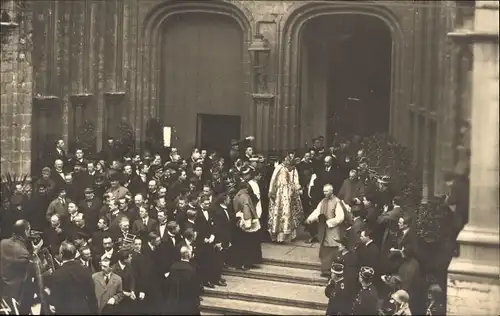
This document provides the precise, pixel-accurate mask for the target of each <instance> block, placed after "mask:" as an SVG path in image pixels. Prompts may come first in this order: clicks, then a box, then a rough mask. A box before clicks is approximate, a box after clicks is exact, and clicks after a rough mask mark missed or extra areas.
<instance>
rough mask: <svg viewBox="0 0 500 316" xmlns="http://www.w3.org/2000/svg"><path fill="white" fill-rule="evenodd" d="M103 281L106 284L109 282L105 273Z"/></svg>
mask: <svg viewBox="0 0 500 316" xmlns="http://www.w3.org/2000/svg"><path fill="white" fill-rule="evenodd" d="M104 283H105V284H106V285H108V283H109V276H107V275H106V276H104Z"/></svg>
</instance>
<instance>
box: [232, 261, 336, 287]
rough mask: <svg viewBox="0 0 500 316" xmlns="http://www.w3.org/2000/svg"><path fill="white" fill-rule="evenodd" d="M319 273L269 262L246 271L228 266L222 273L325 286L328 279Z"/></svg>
mask: <svg viewBox="0 0 500 316" xmlns="http://www.w3.org/2000/svg"><path fill="white" fill-rule="evenodd" d="M320 274H321V273H320V271H319V270H316V269H315V270H311V269H302V268H291V267H287V266H279V265H270V264H263V265H261V266H260V269H251V270H247V271H242V270H238V269H234V268H228V269H226V270H225V271H224V275H231V276H239V277H245V278H249V279H260V280H269V281H278V282H288V283H297V284H305V285H318V286H326V283H327V281H328V280H327V279H326V278H323V277H321V275H320Z"/></svg>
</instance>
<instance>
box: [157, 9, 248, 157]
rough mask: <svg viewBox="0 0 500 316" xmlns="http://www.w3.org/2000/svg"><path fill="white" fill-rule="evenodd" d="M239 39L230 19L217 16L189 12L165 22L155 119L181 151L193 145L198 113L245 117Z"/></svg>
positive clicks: (239, 30) (241, 33) (242, 55)
mask: <svg viewBox="0 0 500 316" xmlns="http://www.w3.org/2000/svg"><path fill="white" fill-rule="evenodd" d="M243 38H244V37H243V32H242V30H241V28H240V26H239V25H238V24H237V22H236V21H235V20H233V19H232V18H230V17H225V16H222V15H218V14H202V13H196V14H195V13H189V14H183V15H179V16H175V17H173V18H172V19H171V21H168V22H167V24H166V26H165V28H164V30H163V37H162V41H163V42H162V47H163V52H162V75H161V79H162V83H161V86H160V91H161V92H160V97H161V103H160V115H161V116H162V118H163V120H164V122H165V124H166V125H168V126H172V127H173V129H174V132H175V135H176V139H177V141H178V144H174V145H175V146H176V147H178V148H179V149H180V150H182V151H186V150H188V148H189V147H191V146H193V145H194V144H195V142H196V130H197V126H196V124H197V123H196V120H197V115H198V114H201V113H204V114H216V115H237V116H243V115H244V113H245V106H244V104H243V103H244V100H245V97H244V95H245V91H244V87H245V80H244V67H243V63H244V62H245V59H246V58H247V57H246V56H245V54H244V51H243Z"/></svg>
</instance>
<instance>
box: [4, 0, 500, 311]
mask: <svg viewBox="0 0 500 316" xmlns="http://www.w3.org/2000/svg"><path fill="white" fill-rule="evenodd" d="M483 2H488V1H476V5H475V6H474V2H473V1H472V2H468V3H469V4H470V3H472V5H466V4H464V3H467V2H462V1H440V2H436V3H430V2H424V1H400V2H394V1H356V2H351V1H174V0H107V1H93V0H79V1H75V0H67V1H18V0H6V1H2V28H1V36H2V38H1V41H2V43H1V50H2V54H1V59H2V61H1V62H2V64H1V65H2V67H1V87H2V89H1V102H2V106H1V134H2V139H1V158H2V161H1V169H2V173H4V172H16V173H29V172H30V171H31V167H32V165H33V164H35V163H36V161H37V160H38V159H39V157H40V153H41V152H42V151H43V149H44V148H46V146H47V141H50V140H54V139H55V138H58V137H61V138H62V139H64V140H65V143H66V144H71V143H72V142H73V141H74V140H75V137H76V135H77V134H78V132H79V129H80V128H81V127H82V126H83V124H84V122H85V121H88V122H91V123H92V124H93V125H94V126H95V127H96V131H95V133H96V137H97V148H96V149H100V148H102V145H103V143H105V141H106V139H107V138H108V137H118V136H119V135H117V134H116V133H117V131H116V130H115V128H114V126H115V125H116V124H117V123H118V122H119V121H121V120H125V121H128V122H129V123H130V124H131V126H133V128H134V132H135V136H134V137H135V141H136V146H137V147H138V148H140V146H141V144H142V143H143V141H144V139H145V133H146V125H147V122H148V120H149V119H150V118H159V119H161V121H162V122H163V123H164V125H165V126H169V127H171V131H172V146H176V147H179V148H180V149H181V150H183V151H187V150H189V148H190V147H192V146H195V145H198V146H199V145H203V140H202V139H203V135H205V136H206V135H210V136H211V137H212V138H214V137H215V138H218V137H220V138H224V137H231V138H238V137H240V138H243V137H244V136H248V135H254V136H255V137H256V140H255V143H256V147H257V150H258V151H260V152H270V151H273V152H279V151H283V150H288V149H301V148H306V147H307V146H308V145H310V141H311V139H312V138H313V137H316V136H318V135H325V136H327V138H328V137H329V136H328V134H329V133H331V132H332V129H331V127H332V126H331V125H332V124H331V123H329V121H328V119H329V118H330V116H331V113H330V112H331V111H330V110H329V107H331V105H330V104H331V103H336V102H344V101H345V100H355V101H356V102H357V101H359V100H360V99H364V100H371V97H370V94H369V93H370V92H373V90H376V89H378V88H373V87H374V86H373V85H374V84H375V83H376V82H375V83H374V82H373V80H372V81H370V85H368V84H367V86H369V87H368V88H366V89H365V90H363V91H359V90H356V89H354V90H352V91H351V90H350V91H349V93H352V95H351V94H345V95H342V96H341V97H338V95H339V94H338V93H337V94H336V95H334V96H330V93H329V92H328V91H329V90H330V89H329V88H330V87H329V86H328V84H327V82H328V80H329V79H328V78H330V77H331V76H332V75H331V74H332V73H335V72H339V73H341V76H340V77H339V76H337V77H338V78H337V79H335V80H337V81H334V82H342V81H343V80H342V79H343V78H346V81H347V78H348V77H349V76H348V74H349V73H350V72H353V73H356V72H357V71H358V70H356V69H358V68H352V69H353V70H352V71H349V69H344V70H343V72H340V71H339V70H338V69H340V68H338V67H341V66H342V65H341V64H342V60H343V59H342V58H347V57H346V56H348V55H351V52H352V51H344V52H343V55H340V53H338V51H340V50H337V49H335V48H338V47H343V45H342V43H344V41H345V40H348V38H349V37H350V36H351V34H343V33H342V32H337V33H336V32H335V31H334V30H335V29H336V27H337V26H338V25H340V24H335V23H343V24H350V25H351V29H350V30H352V29H353V25H354V26H357V25H361V24H363V23H365V22H366V23H372V24H370V25H373V28H372V27H367V28H366V29H367V32H368V31H369V30H370V29H375V28H376V27H375V25H376V23H378V24H377V25H381V27H380V28H383V29H385V32H386V34H387V36H386V40H387V38H388V40H387V44H386V45H387V47H388V49H387V53H386V55H384V56H386V57H384V58H386V59H387V60H386V61H387V65H388V66H387V67H386V68H385V70H377V71H383V72H384V74H386V75H387V84H386V86H385V88H380V89H382V90H383V89H385V90H384V91H386V96H381V97H380V98H379V99H377V98H378V97H377V98H375V97H374V99H377V100H379V101H378V103H380V104H379V105H377V106H381V109H382V108H383V109H384V110H383V111H382V110H381V112H383V113H385V114H384V115H382V117H381V118H379V117H376V116H372V117H369V118H368V121H367V120H366V119H365V122H364V123H363V124H364V125H367V124H370V122H369V120H381V121H383V123H382V125H383V126H385V127H383V128H382V131H384V132H388V133H390V134H391V135H392V136H393V137H394V138H395V139H396V140H397V141H398V142H400V143H401V144H403V145H406V146H408V147H410V148H411V149H412V152H413V155H414V159H415V161H416V162H417V163H418V165H419V166H421V169H422V179H423V183H424V196H432V195H433V194H435V193H440V192H443V190H444V183H443V180H442V175H443V173H444V172H446V171H449V170H452V169H453V168H454V166H455V165H456V163H457V162H458V160H459V159H460V155H461V153H463V152H464V151H465V152H467V150H468V149H470V138H471V137H470V135H469V130H468V129H469V128H468V127H469V126H472V134H473V135H474V126H475V125H474V124H475V123H474V122H476V121H475V120H474V119H473V118H472V116H471V113H472V112H473V111H472V110H471V109H472V106H471V105H472V104H474V105H476V103H473V102H472V93H471V91H472V88H473V87H476V86H477V87H478V88H480V86H479V85H478V83H477V82H476V81H475V80H476V79H477V78H476V77H474V76H473V73H474V71H475V70H473V66H472V65H473V56H474V58H476V57H477V56H476V50H475V48H473V45H468V44H466V43H465V44H464V43H463V42H461V41H458V42H457V41H455V40H454V39H453V38H451V37H450V36H449V35H450V34H451V33H453V32H455V31H456V30H463V29H465V30H467V29H470V30H473V29H474V23H476V26H475V27H477V23H478V22H477V19H476V20H474V15H475V14H477V13H475V11H477V10H483V11H485V10H490V11H491V12H496V13H493V17H491V16H490V15H491V14H490V15H486V17H485V18H484V19H483V22H485V19H490V20H488V21H490V22H489V23H490V30H488V31H492V30H491V23H494V22H491V21H493V19H494V14H496V17H497V20H498V2H492V3H496V9H495V6H493V7H492V6H491V5H486V7H487V8H482V9H478V6H479V3H483ZM490 2H491V1H490ZM495 10H496V11H495ZM483 11H481V12H483ZM345 17H353V19H350V20H349V19H347V18H345ZM354 18H359V19H358V20H356V19H354ZM363 18H365V19H364V20H363ZM342 19H343V20H342ZM370 19H371V20H370ZM340 20H342V21H343V22H338V21H340ZM348 20H349V21H348ZM374 21H376V22H374ZM314 24H316V26H314V27H313V26H312V25H314ZM342 27H344V26H342ZM377 27H378V26H377ZM339 28H340V26H339ZM330 30H331V32H330ZM482 31H484V30H482ZM471 32H472V31H471ZM496 32H497V33H498V29H497V31H496ZM466 33H467V32H466ZM467 34H468V33H467ZM376 36H378V35H376V34H374V35H373V36H372V37H374V38H375V40H377V38H378V37H376ZM330 37H332V38H333V37H334V38H335V39H334V40H330V39H329V38H330ZM368 37H370V36H368ZM458 37H459V38H462V37H467V36H462V37H461V36H458ZM379 40H380V41H383V40H382V37H380V39H379ZM327 42H328V43H329V44H328V45H327V44H325V45H322V44H321V43H327ZM318 43H319V44H318ZM365 44H366V43H365ZM314 45H316V46H314ZM497 45H498V42H497ZM332 47H333V49H332ZM358 47H362V46H358ZM373 47H375V46H373ZM496 47H498V46H496ZM359 50H360V49H358V51H359ZM363 50H367V51H370V47H368V48H366V47H365V49H363ZM473 50H474V54H472V51H473ZM363 56H364V57H363ZM363 56H361V57H358V58H359V62H353V64H352V65H354V66H355V65H356V64H360V65H364V64H363V63H364V62H365V61H366V65H364V68H367V67H368V68H369V67H373V68H374V69H375V67H374V66H373V65H374V64H376V62H372V63H371V64H370V63H368V61H367V60H368V59H369V57H367V56H368V55H363ZM484 58H490V59H491V58H492V57H490V56H487V57H484ZM496 58H497V60H496V61H497V62H498V55H497V56H496ZM339 60H340V62H339ZM335 61H337V64H335ZM327 66H328V67H327ZM354 66H352V67H354ZM335 67H337V68H335ZM474 67H475V60H474ZM327 68H329V69H330V70H325V69H327ZM359 69H362V68H359ZM322 71H324V72H322ZM374 71H375V70H374ZM375 73H376V72H375ZM349 78H350V77H349ZM349 80H351V81H354V82H356V80H357V79H356V77H355V76H353V77H352V78H351V79H349ZM367 80H368V79H367ZM375 81H376V80H375ZM367 82H368V81H367ZM496 84H497V85H498V73H497V74H496ZM333 85H335V84H333ZM486 85H487V84H486ZM489 86H491V84H490V85H489ZM346 89H348V88H347V86H346ZM349 89H350V88H349ZM382 94H383V93H382ZM382 94H381V95H382ZM337 97H338V98H337ZM336 98H337V99H336ZM339 100H341V101H339ZM342 100H343V101H342ZM497 100H498V92H497ZM356 102H354V103H356ZM488 102H489V101H488ZM354 103H353V104H354ZM488 104H489V103H488ZM364 106H365V108H364V109H368V107H369V106H370V105H364ZM483 106H485V105H484V104H483ZM496 110H497V112H498V106H497V109H496ZM329 111H330V112H329ZM335 111H336V110H335ZM335 111H333V112H335ZM370 111H373V112H370V113H377V111H378V110H377V108H375V110H373V109H371V110H370ZM358 113H359V112H358ZM483 114H484V113H483ZM218 120H219V121H218ZM217 122H219V123H217ZM363 124H362V125H363ZM476 124H479V125H481V122H477V123H476ZM333 125H334V124H333ZM210 126H212V127H211V128H210ZM217 127H218V128H219V133H217V129H218V128H217ZM483 127H484V128H487V127H485V126H483ZM488 127H490V128H491V125H490V126H488ZM220 131H222V132H220ZM492 133H493V131H492ZM330 136H331V135H330ZM205 138H206V137H205ZM493 143H494V140H493ZM493 143H492V144H493ZM492 144H489V143H488V144H486V145H485V146H488V145H492ZM496 144H497V145H498V130H497V134H496ZM478 146H479V145H478ZM481 146H482V145H481ZM472 147H473V151H474V150H475V149H476V147H474V142H473V146H472ZM464 148H465V149H464ZM490 148H491V146H490ZM497 148H498V146H497ZM478 150H479V149H478ZM475 158H476V159H477V157H474V154H473V155H472V158H471V159H472V161H474V159H475ZM492 163H493V162H492ZM479 164H480V163H479ZM475 167H477V166H475V165H474V163H473V164H472V169H473V170H474V168H475ZM496 168H497V169H496V170H498V162H497V163H496ZM473 170H472V171H471V174H474V171H473ZM492 181H493V179H492ZM493 182H494V181H493ZM491 185H493V186H494V185H495V184H494V183H492V184H491ZM496 189H497V190H498V179H497V181H496ZM490 198H491V197H490ZM489 209H491V210H494V209H495V208H494V205H493V206H490V208H489ZM496 210H498V198H497V199H496ZM471 217H473V216H471ZM496 218H498V212H497V214H496ZM497 222H498V221H497ZM479 226H481V225H479ZM481 227H482V226H481ZM495 229H496V236H497V237H498V224H497V226H496V228H495V227H493V231H495ZM493 234H495V232H494V233H493ZM488 236H489V237H488ZM488 236H487V237H485V238H486V239H485V240H486V241H485V242H486V243H488V242H490V241H491V238H490V237H491V235H488ZM488 238H490V239H488ZM497 239H498V238H497ZM490 244H491V243H490ZM496 245H498V243H496ZM496 254H498V252H496ZM491 260H495V258H492V259H491ZM491 260H490V261H488V263H487V264H488V265H489V264H491V262H493V261H491ZM496 260H497V261H496V263H497V266H498V256H497V257H496ZM460 267H462V266H460ZM461 269H462V268H457V271H456V273H455V274H454V275H458V276H460V275H461V273H460V271H461ZM462 270H463V269H462ZM486 270H487V269H486ZM487 271H489V274H488V273H486V274H483V275H482V276H481V278H482V279H481V280H483V281H484V280H488V282H489V283H488V284H489V285H488V286H487V287H488V288H491V289H494V290H493V291H494V293H498V283H495V282H493V283H494V285H491V282H490V281H491V275H492V273H493V274H495V273H496V272H495V271H497V270H495V271H493V272H492V270H491V269H490V270H487ZM467 278H470V275H468V276H467ZM459 279H460V277H459ZM496 279H497V281H498V277H497V278H496ZM460 280H461V279H460ZM467 280H469V279H467ZM460 282H462V281H456V282H455V281H453V282H452V283H450V287H451V288H453V287H454V286H455V287H456V291H455V292H453V291H454V290H453V291H452V292H453V293H458V294H456V296H457V297H458V298H460V299H457V300H449V302H452V303H450V304H452V306H450V307H449V309H450V312H451V313H460V314H462V313H465V312H470V313H472V314H478V310H475V308H477V306H476V305H475V304H468V303H467V302H468V301H467V300H470V298H467V297H468V296H470V295H469V294H470V293H469V292H467V293H469V294H466V295H461V294H460V293H461V291H466V290H464V289H462V288H461V287H460V286H462V285H463V284H466V283H463V282H462V283H460ZM464 282H465V281H464ZM478 282H479V283H477V284H483V285H484V284H486V283H485V282H486V281H485V282H483V283H481V282H482V281H478ZM460 284H462V285H460ZM467 284H472V283H467ZM483 285H481V286H483ZM464 286H466V285H464ZM485 286H486V285H485ZM483 287H484V286H483ZM481 289H482V288H481ZM481 289H479V288H474V286H469V288H468V289H467V291H472V292H474V291H476V292H477V293H479V292H481V291H482V290H481ZM478 291H479V292H478ZM495 291H496V292H495ZM472 292H471V293H472ZM449 293H450V292H449ZM464 293H465V292H464ZM474 293H475V292H474ZM481 293H483V292H481ZM492 293H493V292H492ZM449 295H452V294H449ZM465 296H467V297H465ZM483 301H484V302H485V303H484V304H486V305H488V304H489V305H488V306H490V307H489V311H492V312H494V311H495V310H496V309H497V308H498V302H495V300H494V299H493V300H487V299H486V300H483ZM453 302H454V303H453ZM459 302H460V303H459ZM453 304H455V305H453ZM458 304H461V306H462V307H460V308H459V309H454V308H456V306H458ZM495 304H496V305H495Z"/></svg>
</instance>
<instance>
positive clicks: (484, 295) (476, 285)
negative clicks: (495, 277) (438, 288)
mask: <svg viewBox="0 0 500 316" xmlns="http://www.w3.org/2000/svg"><path fill="white" fill-rule="evenodd" d="M499 297H500V286H499V285H498V284H491V283H490V282H489V281H488V280H483V282H481V281H477V280H475V281H473V280H448V293H447V299H448V309H447V315H449V316H460V315H471V316H485V315H498V312H499V311H500V300H498V298H499Z"/></svg>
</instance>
